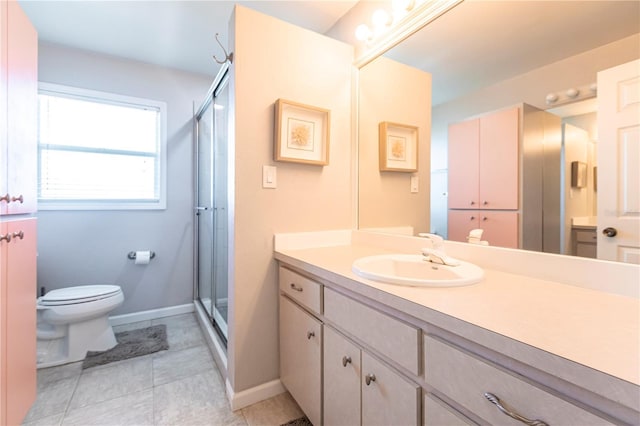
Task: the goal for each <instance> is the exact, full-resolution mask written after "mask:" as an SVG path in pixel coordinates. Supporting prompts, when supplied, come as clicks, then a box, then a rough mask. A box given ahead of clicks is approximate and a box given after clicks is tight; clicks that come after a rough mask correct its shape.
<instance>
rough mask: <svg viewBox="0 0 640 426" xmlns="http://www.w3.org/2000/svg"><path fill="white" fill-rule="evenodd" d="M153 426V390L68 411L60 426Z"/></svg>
mask: <svg viewBox="0 0 640 426" xmlns="http://www.w3.org/2000/svg"><path fill="white" fill-rule="evenodd" d="M75 425H77V426H94V425H95V426H98V425H104V426H113V425H136V426H142V425H153V389H147V390H144V391H142V392H137V393H133V394H128V395H126V396H122V397H120V398H115V399H111V400H109V401H105V402H101V403H99V404H92V405H88V406H86V407H82V408H78V409H75V410H70V411H69V412H68V413H67V415H66V416H65V417H64V420H63V421H62V426H75Z"/></svg>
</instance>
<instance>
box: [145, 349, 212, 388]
mask: <svg viewBox="0 0 640 426" xmlns="http://www.w3.org/2000/svg"><path fill="white" fill-rule="evenodd" d="M214 368H215V364H214V363H213V358H212V357H211V352H209V348H208V347H207V346H204V345H203V346H196V347H193V348H189V349H183V350H181V351H163V352H159V353H158V354H156V355H155V356H154V357H153V385H154V386H158V385H162V384H165V383H169V382H172V381H174V380H178V379H182V378H185V377H188V376H194V375H197V374H201V373H203V372H205V371H208V370H213V369H214Z"/></svg>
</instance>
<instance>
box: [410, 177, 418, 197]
mask: <svg viewBox="0 0 640 426" xmlns="http://www.w3.org/2000/svg"><path fill="white" fill-rule="evenodd" d="M419 183H420V179H419V178H418V175H417V174H412V175H411V193H412V194H415V193H417V192H418V186H419Z"/></svg>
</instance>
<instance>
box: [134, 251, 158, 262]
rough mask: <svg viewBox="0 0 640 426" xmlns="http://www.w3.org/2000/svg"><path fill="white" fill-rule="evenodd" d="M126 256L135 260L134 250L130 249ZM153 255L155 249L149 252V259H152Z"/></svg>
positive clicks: (154, 255)
mask: <svg viewBox="0 0 640 426" xmlns="http://www.w3.org/2000/svg"><path fill="white" fill-rule="evenodd" d="M127 257H128V258H129V259H131V260H136V252H135V251H130V252H129V254H127ZM154 257H156V252H155V251H152V252H149V259H153V258H154Z"/></svg>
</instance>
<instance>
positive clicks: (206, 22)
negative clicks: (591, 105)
mask: <svg viewBox="0 0 640 426" xmlns="http://www.w3.org/2000/svg"><path fill="white" fill-rule="evenodd" d="M20 3H21V5H22V7H23V9H24V10H25V12H26V13H27V15H28V16H29V18H30V19H31V21H32V22H33V24H34V25H35V27H36V29H37V30H38V34H39V37H40V40H41V41H43V42H46V43H56V44H61V45H66V46H71V47H75V48H80V49H86V50H91V51H97V52H100V53H105V54H109V55H114V56H120V57H125V58H130V59H135V60H139V61H143V62H148V63H152V64H158V65H162V66H166V67H171V68H177V69H182V70H186V71H191V72H196V73H201V74H206V75H209V76H212V77H213V76H215V74H216V73H217V70H218V68H219V66H218V64H216V63H215V62H214V60H213V58H212V55H216V56H217V57H218V58H221V57H223V53H222V49H221V48H220V46H218V45H217V43H216V41H215V34H216V33H220V40H221V42H222V44H223V45H225V46H226V45H227V35H228V34H227V33H228V23H229V19H230V16H231V13H232V10H233V6H234V4H236V3H238V4H242V5H244V6H247V7H250V8H252V9H255V10H258V11H260V12H263V13H265V14H268V15H271V16H274V17H276V18H279V19H282V20H284V21H288V22H290V23H293V24H296V25H298V26H301V27H304V28H307V29H310V30H312V31H316V32H319V33H327V34H328V35H330V36H333V37H335V38H338V39H341V40H343V41H345V42H348V43H354V42H355V40H354V37H353V32H354V28H355V26H356V25H357V24H358V23H361V22H364V23H367V20H368V18H369V15H370V14H371V10H372V8H373V7H379V6H382V7H384V6H385V5H387V7H389V6H388V5H389V3H390V1H380V0H363V1H362V2H358V0H339V1H330V0H314V1H311V0H293V1H274V0H262V1H239V2H233V1H223V0H217V1H215V0H213V1H212V0H198V1H186V0H174V1H168V0H155V1H116V0H104V1H87V0H72V1H56V0H20ZM363 16H364V17H365V18H363ZM639 32H640V1H638V0H630V1H629V0H626V1H613V0H602V1H596V0H586V1H580V0H572V1H550V0H532V1H527V0H510V1H504V0H503V1H484V0H466V1H464V2H463V3H461V4H460V5H458V6H456V7H455V8H454V9H453V10H451V11H449V12H447V13H446V14H445V15H444V16H442V17H440V18H438V19H437V20H435V21H434V22H432V23H431V24H429V25H428V26H427V27H426V28H425V29H423V30H422V31H421V32H420V33H418V34H416V35H414V36H413V37H411V38H410V39H408V40H406V41H405V42H403V43H402V44H401V45H400V46H397V47H396V48H394V49H393V50H392V51H391V52H389V53H388V55H387V56H390V57H392V58H394V59H396V60H398V61H400V62H404V63H408V64H409V65H412V66H415V67H418V68H421V69H423V70H425V71H429V72H431V73H432V74H433V102H434V104H438V103H441V102H444V101H446V100H449V99H453V98H455V97H458V96H460V95H462V94H464V93H467V92H468V91H471V90H476V89H479V88H482V87H485V86H488V85H490V84H493V83H496V82H498V81H501V80H504V79H507V78H510V77H513V76H515V75H518V74H521V73H523V72H526V71H528V70H531V69H533V68H537V67H540V66H543V65H546V64H549V63H552V62H555V61H557V60H559V59H561V58H565V57H567V56H571V55H575V54H577V53H580V52H583V51H586V50H590V49H593V48H594V47H597V46H601V45H604V44H606V43H610V42H612V41H614V40H618V39H620V38H622V37H625V36H628V35H630V34H636V33H639ZM638 49H639V52H640V44H639V46H638Z"/></svg>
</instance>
